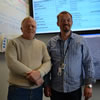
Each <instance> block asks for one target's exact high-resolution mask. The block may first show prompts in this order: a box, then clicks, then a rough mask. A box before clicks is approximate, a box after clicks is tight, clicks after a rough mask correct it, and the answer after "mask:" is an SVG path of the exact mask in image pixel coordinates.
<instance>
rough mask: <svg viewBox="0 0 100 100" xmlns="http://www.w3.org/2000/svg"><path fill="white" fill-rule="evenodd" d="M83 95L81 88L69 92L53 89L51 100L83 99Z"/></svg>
mask: <svg viewBox="0 0 100 100" xmlns="http://www.w3.org/2000/svg"><path fill="white" fill-rule="evenodd" d="M81 96H82V91H81V88H79V89H78V90H76V91H73V92H69V93H62V92H57V91H55V90H52V96H51V100H81Z"/></svg>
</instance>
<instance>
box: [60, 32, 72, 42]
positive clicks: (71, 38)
mask: <svg viewBox="0 0 100 100" xmlns="http://www.w3.org/2000/svg"><path fill="white" fill-rule="evenodd" d="M60 34H61V32H60V33H59V35H58V40H62V39H61V36H60ZM69 38H71V39H73V38H74V34H73V32H72V31H71V35H70V37H69Z"/></svg>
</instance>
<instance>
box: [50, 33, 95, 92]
mask: <svg viewBox="0 0 100 100" xmlns="http://www.w3.org/2000/svg"><path fill="white" fill-rule="evenodd" d="M48 51H49V54H50V56H51V61H52V70H51V87H52V88H53V89H54V90H56V91H58V92H72V91H74V90H77V89H78V88H80V87H81V86H82V84H83V83H84V82H85V84H90V83H92V82H93V81H94V68H93V62H92V58H91V55H90V52H89V48H88V46H87V44H86V42H85V40H84V38H82V37H81V36H80V35H77V34H75V33H71V36H70V37H69V38H68V39H67V40H65V41H64V40H62V39H61V37H60V35H57V36H55V37H53V38H51V39H50V40H49V42H48ZM62 57H63V58H64V62H63V63H64V69H63V70H62V75H61V76H59V75H58V74H57V73H58V69H59V67H60V66H61V65H60V64H61V61H62Z"/></svg>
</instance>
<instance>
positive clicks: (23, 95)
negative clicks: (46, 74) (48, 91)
mask: <svg viewBox="0 0 100 100" xmlns="http://www.w3.org/2000/svg"><path fill="white" fill-rule="evenodd" d="M42 98H43V89H42V86H41V87H38V88H35V89H25V88H21V87H18V86H9V88H8V100H42Z"/></svg>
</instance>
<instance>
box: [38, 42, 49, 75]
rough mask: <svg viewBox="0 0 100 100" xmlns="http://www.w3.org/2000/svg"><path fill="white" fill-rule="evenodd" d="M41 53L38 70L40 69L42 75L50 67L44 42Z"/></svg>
mask: <svg viewBox="0 0 100 100" xmlns="http://www.w3.org/2000/svg"><path fill="white" fill-rule="evenodd" d="M42 54H43V59H42V65H41V66H40V68H39V71H40V74H41V76H42V77H43V76H44V75H46V74H47V73H48V72H49V71H50V69H51V60H50V56H49V54H48V51H47V47H46V45H45V44H44V43H43V46H42Z"/></svg>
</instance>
